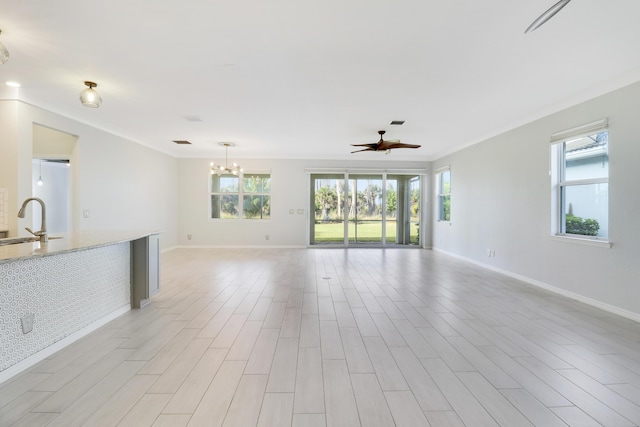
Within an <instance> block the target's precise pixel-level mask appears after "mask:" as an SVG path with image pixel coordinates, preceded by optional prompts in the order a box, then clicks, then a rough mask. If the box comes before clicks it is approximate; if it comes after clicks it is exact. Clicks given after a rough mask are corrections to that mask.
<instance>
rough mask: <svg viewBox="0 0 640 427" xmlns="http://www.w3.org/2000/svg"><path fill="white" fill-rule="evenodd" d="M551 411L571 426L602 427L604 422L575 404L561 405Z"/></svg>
mask: <svg viewBox="0 0 640 427" xmlns="http://www.w3.org/2000/svg"><path fill="white" fill-rule="evenodd" d="M551 411H553V413H554V414H556V415H557V416H558V417H559V418H561V419H562V421H564V422H565V423H566V424H567V425H569V426H571V427H602V424H600V423H599V422H597V421H596V420H594V419H593V418H591V417H590V416H589V415H587V414H585V413H584V412H583V411H582V410H580V408H576V407H575V406H560V407H558V408H551Z"/></svg>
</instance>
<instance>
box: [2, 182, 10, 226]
mask: <svg viewBox="0 0 640 427" xmlns="http://www.w3.org/2000/svg"><path fill="white" fill-rule="evenodd" d="M8 228H9V190H7V189H6V188H0V231H2V230H6V229H8Z"/></svg>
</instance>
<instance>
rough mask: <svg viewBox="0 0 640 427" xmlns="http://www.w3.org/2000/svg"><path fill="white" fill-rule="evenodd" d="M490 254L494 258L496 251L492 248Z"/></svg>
mask: <svg viewBox="0 0 640 427" xmlns="http://www.w3.org/2000/svg"><path fill="white" fill-rule="evenodd" d="M491 256H492V257H493V258H495V257H496V251H494V250H493V249H491Z"/></svg>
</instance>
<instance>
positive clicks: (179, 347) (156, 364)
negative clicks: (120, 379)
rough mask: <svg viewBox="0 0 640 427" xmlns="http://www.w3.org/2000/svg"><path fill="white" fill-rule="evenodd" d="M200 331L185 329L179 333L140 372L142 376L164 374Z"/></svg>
mask: <svg viewBox="0 0 640 427" xmlns="http://www.w3.org/2000/svg"><path fill="white" fill-rule="evenodd" d="M197 334H198V331H197V330H195V329H183V330H181V331H179V332H178V333H177V334H176V335H175V336H174V337H173V338H172V339H171V340H170V341H169V342H168V343H167V344H166V345H165V346H164V347H163V348H162V349H161V350H160V351H158V353H157V354H156V355H155V356H153V357H152V358H151V360H149V361H148V362H147V364H146V365H144V367H143V368H142V369H141V370H140V374H141V375H159V374H162V373H163V372H164V371H165V370H166V369H167V368H168V367H169V366H170V365H171V364H172V363H173V362H174V361H175V359H176V358H177V357H178V356H179V355H180V353H182V351H183V350H184V348H185V347H186V346H188V345H189V343H190V342H191V341H192V340H193V339H194V338H195V336H196V335H197Z"/></svg>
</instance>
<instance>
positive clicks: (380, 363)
mask: <svg viewBox="0 0 640 427" xmlns="http://www.w3.org/2000/svg"><path fill="white" fill-rule="evenodd" d="M363 341H364V344H365V346H366V348H367V352H368V353H369V359H370V360H371V363H372V364H373V369H374V370H375V372H376V375H377V376H378V382H379V383H380V386H381V387H382V390H384V391H389V390H409V386H408V385H407V382H406V381H405V379H404V377H403V376H402V373H401V372H400V369H399V368H398V365H396V362H395V360H394V359H393V356H392V355H391V353H390V352H389V348H388V347H387V346H386V345H385V343H384V341H383V340H382V338H380V337H364V338H363Z"/></svg>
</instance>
